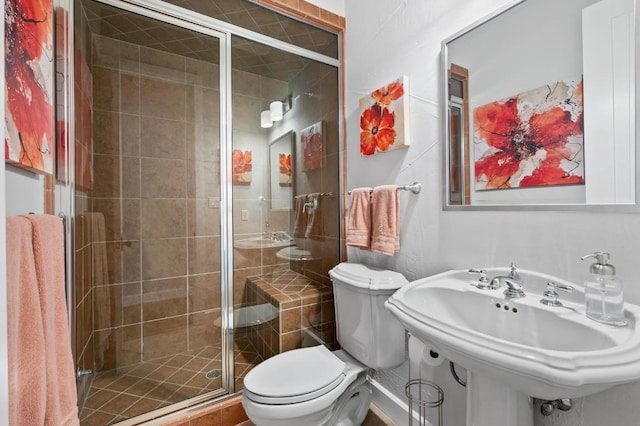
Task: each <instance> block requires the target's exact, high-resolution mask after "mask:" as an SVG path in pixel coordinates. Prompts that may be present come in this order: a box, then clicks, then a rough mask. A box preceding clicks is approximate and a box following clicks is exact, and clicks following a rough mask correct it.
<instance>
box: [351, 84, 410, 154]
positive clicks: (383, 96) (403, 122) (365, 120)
mask: <svg viewBox="0 0 640 426" xmlns="http://www.w3.org/2000/svg"><path fill="white" fill-rule="evenodd" d="M407 93H408V91H407V78H406V77H401V78H399V79H397V80H395V81H393V82H392V83H390V84H387V85H385V86H382V87H380V88H379V89H376V90H374V91H373V92H371V94H370V95H369V96H368V97H365V98H362V99H360V108H361V109H363V112H362V114H361V115H360V154H362V155H363V156H369V155H374V154H377V153H380V152H388V151H392V150H394V149H398V148H405V147H407V146H409V123H408V114H407V111H406V110H407V105H408V101H407V96H406V95H407Z"/></svg>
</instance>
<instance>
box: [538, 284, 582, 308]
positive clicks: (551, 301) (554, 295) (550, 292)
mask: <svg viewBox="0 0 640 426" xmlns="http://www.w3.org/2000/svg"><path fill="white" fill-rule="evenodd" d="M556 290H561V291H564V292H567V293H571V292H572V291H573V290H574V287H573V286H570V285H566V284H559V283H554V282H553V281H549V282H548V283H547V291H545V292H544V293H542V299H540V303H542V304H543V305H547V306H554V307H561V306H563V305H562V302H560V300H559V297H560V295H559V294H558V292H556Z"/></svg>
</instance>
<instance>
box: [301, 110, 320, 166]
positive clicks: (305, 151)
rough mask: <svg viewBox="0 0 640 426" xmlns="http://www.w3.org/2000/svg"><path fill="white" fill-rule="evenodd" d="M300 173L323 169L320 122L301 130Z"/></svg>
mask: <svg viewBox="0 0 640 426" xmlns="http://www.w3.org/2000/svg"><path fill="white" fill-rule="evenodd" d="M300 141H301V144H302V171H303V172H309V171H312V170H316V169H321V168H322V167H324V139H323V134H322V121H318V122H317V123H315V124H313V125H311V126H309V127H306V128H304V129H302V132H300Z"/></svg>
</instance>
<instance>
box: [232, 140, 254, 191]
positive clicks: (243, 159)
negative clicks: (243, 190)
mask: <svg viewBox="0 0 640 426" xmlns="http://www.w3.org/2000/svg"><path fill="white" fill-rule="evenodd" d="M251 169H252V166H251V151H250V150H246V151H243V150H241V149H234V150H233V176H232V181H233V184H234V185H251Z"/></svg>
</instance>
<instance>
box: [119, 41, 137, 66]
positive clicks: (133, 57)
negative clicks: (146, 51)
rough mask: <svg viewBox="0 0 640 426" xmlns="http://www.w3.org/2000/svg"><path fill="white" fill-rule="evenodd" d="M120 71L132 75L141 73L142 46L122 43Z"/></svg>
mask: <svg viewBox="0 0 640 426" xmlns="http://www.w3.org/2000/svg"><path fill="white" fill-rule="evenodd" d="M120 70H122V71H130V72H132V73H139V72H140V46H138V45H136V44H132V43H126V42H120Z"/></svg>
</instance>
